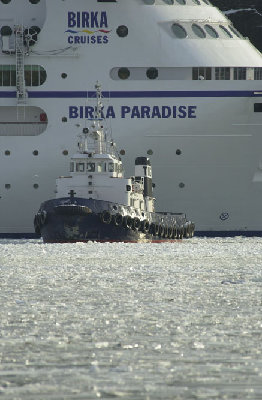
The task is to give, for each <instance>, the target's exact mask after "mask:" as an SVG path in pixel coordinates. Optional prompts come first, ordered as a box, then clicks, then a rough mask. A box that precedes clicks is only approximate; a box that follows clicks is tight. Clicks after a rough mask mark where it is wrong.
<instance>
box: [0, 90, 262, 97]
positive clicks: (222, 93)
mask: <svg viewBox="0 0 262 400" xmlns="http://www.w3.org/2000/svg"><path fill="white" fill-rule="evenodd" d="M95 95H96V94H95V92H94V91H28V97H29V98H32V99H38V98H41V99H42V98H55V99H61V98H68V99H73V98H79V99H82V98H84V99H86V98H95ZM16 96H17V94H16V92H13V91H12V92H11V91H10V92H9V91H0V98H16ZM103 96H104V97H105V98H114V99H123V98H129V99H133V98H181V97H190V98H194V97H207V98H208V97H262V89H261V90H257V91H256V90H252V91H250V90H215V91H213V90H206V91H198V90H195V91H191V90H190V91H180V90H178V91H173V90H159V91H151V90H148V91H143V90H142V91H141V90H138V91H111V92H103Z"/></svg>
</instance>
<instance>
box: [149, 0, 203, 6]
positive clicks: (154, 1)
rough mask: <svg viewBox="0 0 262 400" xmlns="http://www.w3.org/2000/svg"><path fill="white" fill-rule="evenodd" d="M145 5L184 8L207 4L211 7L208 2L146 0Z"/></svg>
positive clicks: (198, 0)
mask: <svg viewBox="0 0 262 400" xmlns="http://www.w3.org/2000/svg"><path fill="white" fill-rule="evenodd" d="M144 3H145V4H149V5H152V4H168V5H175V4H179V5H182V6H185V5H186V4H188V5H190V4H196V5H198V6H200V5H201V4H207V5H210V3H209V1H208V0H144Z"/></svg>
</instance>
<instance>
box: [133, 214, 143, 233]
mask: <svg viewBox="0 0 262 400" xmlns="http://www.w3.org/2000/svg"><path fill="white" fill-rule="evenodd" d="M140 226H141V221H140V219H139V218H138V217H135V218H134V219H133V229H134V230H135V231H138V230H139V228H140Z"/></svg>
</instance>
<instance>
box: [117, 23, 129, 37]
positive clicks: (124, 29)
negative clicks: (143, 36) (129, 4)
mask: <svg viewBox="0 0 262 400" xmlns="http://www.w3.org/2000/svg"><path fill="white" fill-rule="evenodd" d="M116 33H117V34H118V36H119V37H126V36H127V35H128V27H127V26H125V25H120V26H119V27H118V28H117V30H116Z"/></svg>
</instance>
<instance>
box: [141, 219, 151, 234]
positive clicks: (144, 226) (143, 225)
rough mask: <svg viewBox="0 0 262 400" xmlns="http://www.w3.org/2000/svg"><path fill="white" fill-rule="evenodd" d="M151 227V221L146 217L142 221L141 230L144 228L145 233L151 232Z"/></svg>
mask: <svg viewBox="0 0 262 400" xmlns="http://www.w3.org/2000/svg"><path fill="white" fill-rule="evenodd" d="M149 228H150V223H149V221H148V220H147V219H144V220H143V221H142V222H141V230H142V232H144V233H147V232H149Z"/></svg>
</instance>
